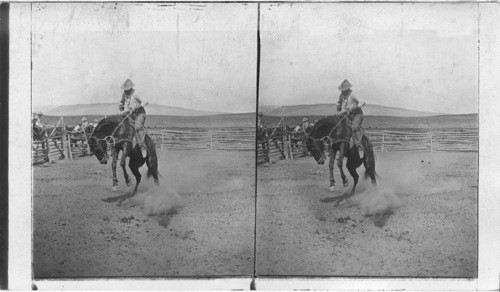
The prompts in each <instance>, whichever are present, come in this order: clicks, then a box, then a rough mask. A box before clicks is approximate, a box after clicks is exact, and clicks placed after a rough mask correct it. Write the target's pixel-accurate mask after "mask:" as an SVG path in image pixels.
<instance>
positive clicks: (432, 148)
mask: <svg viewBox="0 0 500 292" xmlns="http://www.w3.org/2000/svg"><path fill="white" fill-rule="evenodd" d="M429 133H430V137H431V152H434V145H432V132H429Z"/></svg>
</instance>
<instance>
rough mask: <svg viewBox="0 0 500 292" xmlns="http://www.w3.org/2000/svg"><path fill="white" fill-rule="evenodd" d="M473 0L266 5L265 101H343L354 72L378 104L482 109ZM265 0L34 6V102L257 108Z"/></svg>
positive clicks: (357, 87)
mask: <svg viewBox="0 0 500 292" xmlns="http://www.w3.org/2000/svg"><path fill="white" fill-rule="evenodd" d="M477 17H478V13H477V6H476V5H475V4H471V3H455V4H434V3H416V4H412V3H405V4H401V3H373V4H369V3H295V4H266V3H264V4H261V24H260V25H261V63H260V69H261V72H260V92H259V95H260V97H259V102H260V104H262V105H275V106H280V105H295V104H314V103H335V102H336V101H337V98H338V95H339V91H338V89H337V87H338V86H339V85H340V83H341V82H342V81H343V80H344V79H348V80H349V81H350V82H351V83H352V84H353V90H354V93H355V95H356V96H357V97H358V98H359V99H361V100H363V101H365V102H366V103H368V104H370V103H371V104H378V105H385V106H394V107H402V108H406V109H411V110H420V111H428V112H436V113H451V114H460V113H477V111H478V95H477V91H478V53H477V46H478V44H477V41H478V29H477V25H478V21H477ZM256 28H257V4H256V3H250V4H235V3H231V4H228V3H222V4H220V3H219V4H217V3H208V4H206V3H205V4H200V3H198V4H153V3H148V4H146V3H144V4H133V3H120V4H114V3H104V4H102V3H40V4H33V42H32V49H33V52H32V61H33V71H32V76H33V77H32V82H33V94H32V102H33V106H43V105H49V106H58V105H68V104H82V103H100V102H102V103H109V102H116V103H118V102H119V100H120V98H121V94H122V90H121V89H120V86H121V84H123V82H124V81H125V79H127V78H131V79H132V81H133V82H134V83H135V84H136V88H135V89H136V93H137V94H138V95H139V97H141V99H143V100H144V101H148V102H150V103H156V104H161V105H168V106H180V107H185V108H189V109H195V110H205V111H217V112H232V113H235V112H253V111H255V107H256V93H255V91H256V70H257V34H256Z"/></svg>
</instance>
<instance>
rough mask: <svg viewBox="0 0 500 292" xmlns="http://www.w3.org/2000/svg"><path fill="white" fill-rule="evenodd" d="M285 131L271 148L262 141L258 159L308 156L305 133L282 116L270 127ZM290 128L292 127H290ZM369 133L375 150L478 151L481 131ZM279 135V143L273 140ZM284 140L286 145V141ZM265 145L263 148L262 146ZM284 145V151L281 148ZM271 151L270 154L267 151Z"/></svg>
mask: <svg viewBox="0 0 500 292" xmlns="http://www.w3.org/2000/svg"><path fill="white" fill-rule="evenodd" d="M280 129H283V130H282V132H281V133H285V134H284V135H283V136H281V134H280V135H278V136H276V137H270V142H269V149H270V150H269V151H268V152H265V151H264V149H262V147H261V146H260V145H257V148H258V150H261V149H262V150H261V151H258V152H257V154H258V160H257V161H258V162H259V163H265V162H269V161H273V160H278V159H296V158H298V157H305V156H308V153H307V149H306V148H305V143H304V140H305V136H302V135H300V134H298V133H293V132H292V131H290V128H289V127H287V126H286V124H285V120H284V118H283V117H282V118H281V120H280V122H279V124H278V125H277V126H276V127H274V128H271V129H268V131H272V132H274V131H279V130H280ZM286 129H288V130H287V131H286ZM365 134H366V135H367V136H368V137H369V138H370V140H371V141H372V143H373V147H374V150H375V151H380V152H383V151H428V152H435V151H461V152H477V151H478V141H479V135H478V130H477V129H456V130H442V131H438V130H433V131H425V130H419V129H415V130H411V129H407V130H400V131H395V130H365ZM271 138H275V139H276V140H277V141H278V143H276V144H274V143H273V142H272V140H273V139H271ZM283 142H284V145H286V146H282V147H280V145H282V143H283ZM259 148H261V149H259ZM282 149H283V151H284V153H282V152H281V150H282ZM266 154H268V157H269V158H267V157H266V156H265V155H266Z"/></svg>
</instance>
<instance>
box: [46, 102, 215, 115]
mask: <svg viewBox="0 0 500 292" xmlns="http://www.w3.org/2000/svg"><path fill="white" fill-rule="evenodd" d="M146 112H147V113H148V115H161V116H206V115H216V114H222V113H221V112H209V111H198V110H191V109H186V108H182V107H176V106H165V105H159V104H153V103H150V104H148V105H147V106H146ZM116 113H118V104H117V103H92V104H75V105H61V106H58V107H56V108H53V109H50V110H48V111H46V112H44V114H45V115H50V116H82V115H113V114H116Z"/></svg>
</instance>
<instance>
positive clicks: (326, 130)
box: [306, 115, 377, 197]
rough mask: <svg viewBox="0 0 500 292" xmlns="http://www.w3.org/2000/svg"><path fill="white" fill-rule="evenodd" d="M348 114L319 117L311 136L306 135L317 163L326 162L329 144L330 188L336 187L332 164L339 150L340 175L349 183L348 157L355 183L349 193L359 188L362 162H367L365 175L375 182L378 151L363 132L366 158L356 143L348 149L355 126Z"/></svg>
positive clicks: (307, 144) (309, 147) (365, 163)
mask: <svg viewBox="0 0 500 292" xmlns="http://www.w3.org/2000/svg"><path fill="white" fill-rule="evenodd" d="M349 117H350V116H349V115H335V116H331V117H327V118H323V119H321V120H319V121H318V122H317V123H316V124H315V125H314V127H313V129H312V130H311V133H310V134H309V137H308V138H307V139H306V147H307V150H308V151H309V152H310V153H311V155H312V156H313V157H314V159H315V160H316V161H317V162H318V164H320V165H323V164H324V163H325V160H326V156H325V151H324V150H325V142H326V143H327V144H328V146H329V152H330V163H329V168H330V190H331V191H334V190H335V179H334V177H333V166H334V161H335V156H336V153H337V152H339V159H338V161H337V166H338V168H339V169H340V176H341V178H342V182H343V185H344V187H347V186H348V185H349V181H348V179H347V177H346V176H345V174H344V169H343V160H344V157H347V169H348V170H349V173H350V174H351V176H352V178H353V180H354V184H353V187H352V189H351V192H350V193H349V194H348V195H347V196H346V197H350V196H352V195H353V194H354V192H355V191H356V185H357V184H358V179H359V175H358V173H357V171H356V169H357V168H358V167H360V166H361V164H364V166H365V169H366V171H365V179H367V178H368V177H370V178H371V181H372V184H374V185H376V184H377V180H376V178H375V175H376V172H375V154H374V152H373V145H372V143H371V141H370V140H369V139H368V138H367V137H366V136H364V135H363V138H362V141H361V143H362V146H363V149H364V151H363V152H364V155H363V158H361V157H360V155H359V152H358V149H357V147H352V148H350V149H349V139H350V137H351V134H352V128H351V124H350V120H349Z"/></svg>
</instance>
